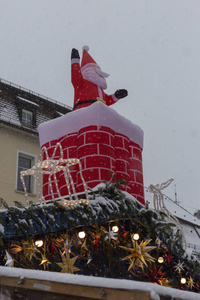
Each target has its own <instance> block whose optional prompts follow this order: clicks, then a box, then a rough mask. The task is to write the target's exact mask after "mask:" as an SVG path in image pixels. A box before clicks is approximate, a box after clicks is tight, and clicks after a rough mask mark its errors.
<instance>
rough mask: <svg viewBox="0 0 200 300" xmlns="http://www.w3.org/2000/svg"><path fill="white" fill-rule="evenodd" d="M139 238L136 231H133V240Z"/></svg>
mask: <svg viewBox="0 0 200 300" xmlns="http://www.w3.org/2000/svg"><path fill="white" fill-rule="evenodd" d="M139 238H140V236H139V234H138V233H134V235H133V239H134V240H135V241H137V240H139Z"/></svg>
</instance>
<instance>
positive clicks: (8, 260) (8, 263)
mask: <svg viewBox="0 0 200 300" xmlns="http://www.w3.org/2000/svg"><path fill="white" fill-rule="evenodd" d="M5 266H6V267H14V260H13V258H12V257H11V256H10V254H9V253H8V252H7V251H6V263H5Z"/></svg>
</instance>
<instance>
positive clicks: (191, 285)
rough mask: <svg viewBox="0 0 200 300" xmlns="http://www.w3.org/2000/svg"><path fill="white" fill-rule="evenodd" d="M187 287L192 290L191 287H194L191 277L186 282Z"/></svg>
mask: <svg viewBox="0 0 200 300" xmlns="http://www.w3.org/2000/svg"><path fill="white" fill-rule="evenodd" d="M188 286H189V288H191V289H192V288H193V286H194V280H193V279H192V277H191V276H190V279H189V280H188Z"/></svg>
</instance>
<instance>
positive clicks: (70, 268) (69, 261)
mask: <svg viewBox="0 0 200 300" xmlns="http://www.w3.org/2000/svg"><path fill="white" fill-rule="evenodd" d="M61 258H62V262H61V263H57V265H58V266H59V267H60V268H61V269H62V270H61V273H70V274H73V273H74V272H77V271H80V269H78V268H77V267H75V266H74V263H75V262H76V260H77V258H78V256H75V257H73V258H70V253H68V255H67V257H66V256H64V255H62V253H61Z"/></svg>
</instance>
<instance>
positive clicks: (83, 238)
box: [0, 181, 200, 292]
mask: <svg viewBox="0 0 200 300" xmlns="http://www.w3.org/2000/svg"><path fill="white" fill-rule="evenodd" d="M119 185H120V182H116V181H115V182H113V183H111V182H105V185H104V186H103V187H101V188H99V191H98V193H97V194H93V195H90V199H89V202H90V203H89V204H88V205H86V204H83V203H81V204H77V205H76V206H63V205H62V204H61V203H59V202H53V203H50V204H43V205H39V206H37V205H30V206H29V207H27V208H25V207H23V206H21V204H19V203H18V204H17V205H18V207H8V206H6V203H4V206H6V213H5V214H4V215H2V214H1V218H2V220H3V224H4V234H5V235H4V238H3V241H4V247H2V250H1V251H2V252H3V254H4V255H1V256H0V262H1V265H7V266H14V267H20V268H29V269H40V270H49V271H54V272H62V273H77V274H84V275H92V276H100V277H108V278H124V279H129V280H138V281H149V282H154V283H157V284H161V285H164V286H171V287H175V288H180V289H184V290H191V291H194V292H199V291H200V279H199V278H200V276H199V275H200V265H199V263H198V260H197V259H193V261H191V260H189V259H188V258H187V257H186V255H185V251H184V249H183V248H182V242H181V241H182V240H181V235H180V233H179V231H178V230H177V228H176V226H175V224H174V223H173V222H171V223H169V221H168V219H167V216H165V214H164V213H161V214H157V213H156V212H155V210H152V209H149V208H148V207H147V206H146V207H143V206H142V205H140V204H139V203H138V202H137V201H136V200H134V198H133V197H131V196H130V198H129V197H128V196H127V193H124V192H122V191H121V190H120V189H119ZM22 220H23V221H22ZM18 235H19V236H20V237H19V236H18Z"/></svg>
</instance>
